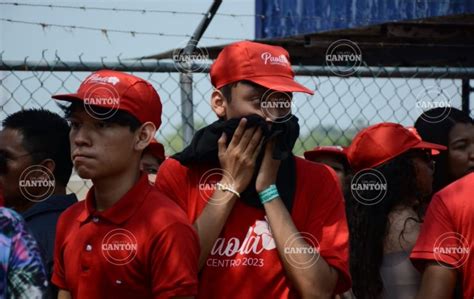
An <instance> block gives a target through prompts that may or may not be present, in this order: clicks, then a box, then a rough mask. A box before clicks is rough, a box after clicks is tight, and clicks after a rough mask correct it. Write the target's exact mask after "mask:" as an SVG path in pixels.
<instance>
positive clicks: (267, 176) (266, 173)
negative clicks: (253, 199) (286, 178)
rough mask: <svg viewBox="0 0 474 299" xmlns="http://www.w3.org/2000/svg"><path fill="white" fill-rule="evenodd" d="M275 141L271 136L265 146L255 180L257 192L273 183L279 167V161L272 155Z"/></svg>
mask: <svg viewBox="0 0 474 299" xmlns="http://www.w3.org/2000/svg"><path fill="white" fill-rule="evenodd" d="M275 143H276V139H275V138H272V139H271V140H269V141H268V142H267V145H266V146H265V155H264V157H263V161H262V165H261V166H260V170H259V171H258V175H257V180H256V182H255V189H257V192H259V193H260V192H262V191H263V190H265V189H267V188H268V187H269V186H270V185H273V184H275V183H276V180H277V176H278V169H279V168H280V164H281V161H280V160H275V159H273V157H272V152H273V148H274V147H275Z"/></svg>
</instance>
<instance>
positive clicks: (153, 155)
mask: <svg viewBox="0 0 474 299" xmlns="http://www.w3.org/2000/svg"><path fill="white" fill-rule="evenodd" d="M164 160H165V148H164V147H163V144H161V143H159V142H158V141H157V140H156V139H155V138H153V139H152V140H151V142H150V144H149V145H148V146H147V148H146V149H145V150H144V151H143V156H142V159H141V161H140V170H142V171H144V172H146V173H148V179H149V180H150V182H152V183H153V184H154V183H155V180H156V174H157V173H158V169H159V168H160V165H161V163H163V161H164Z"/></svg>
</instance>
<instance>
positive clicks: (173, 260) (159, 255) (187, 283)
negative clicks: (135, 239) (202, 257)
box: [151, 222, 199, 299]
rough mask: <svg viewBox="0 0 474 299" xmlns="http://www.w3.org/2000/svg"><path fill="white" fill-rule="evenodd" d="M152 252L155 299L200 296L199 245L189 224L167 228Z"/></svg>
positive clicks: (173, 225) (178, 223)
mask: <svg viewBox="0 0 474 299" xmlns="http://www.w3.org/2000/svg"><path fill="white" fill-rule="evenodd" d="M151 252H152V255H151V265H152V285H153V296H154V298H155V299H168V298H172V297H178V296H183V297H184V296H194V295H196V294H197V289H198V279H197V278H198V259H199V242H198V237H197V234H196V232H195V231H194V229H193V228H192V227H191V226H190V225H189V224H185V223H180V222H177V223H174V224H171V225H170V226H168V227H167V228H165V229H164V230H163V231H161V232H160V233H159V235H158V236H157V237H156V238H155V240H154V242H153V245H152V248H151Z"/></svg>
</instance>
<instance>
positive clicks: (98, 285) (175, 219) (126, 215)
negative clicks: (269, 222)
mask: <svg viewBox="0 0 474 299" xmlns="http://www.w3.org/2000/svg"><path fill="white" fill-rule="evenodd" d="M198 258H199V242H198V237H197V234H196V232H195V230H194V228H192V226H191V225H190V224H189V221H188V220H187V219H186V215H185V214H184V213H183V211H182V210H181V209H180V208H179V207H178V206H177V205H176V204H175V203H174V202H173V201H171V200H169V199H168V198H166V196H165V195H164V194H162V193H161V192H159V191H158V190H157V189H156V188H155V187H154V186H151V185H150V183H149V182H148V177H147V176H146V175H142V177H141V178H140V180H139V182H137V184H135V186H133V187H132V189H131V190H130V191H129V192H128V193H126V194H125V195H124V197H122V198H121V199H120V200H119V201H118V202H117V203H116V204H114V205H113V206H112V207H110V208H109V209H107V210H105V211H102V212H99V211H97V210H96V209H95V204H94V188H92V189H91V190H90V191H89V192H88V194H87V197H86V200H85V201H81V202H78V203H77V204H75V205H73V206H71V207H70V208H68V209H67V210H66V211H65V212H64V213H63V214H62V215H61V217H60V218H59V222H58V225H57V232H56V244H55V257H54V273H53V278H52V281H53V283H54V284H55V285H57V286H58V287H59V288H60V289H64V290H67V291H69V292H70V293H71V294H72V297H73V298H88V299H91V298H114V299H115V298H127V299H129V298H155V299H156V298H163V299H164V298H170V297H175V296H192V295H195V294H196V293H197V284H198V282H197V274H198V273H197V272H198V271H197V263H198Z"/></svg>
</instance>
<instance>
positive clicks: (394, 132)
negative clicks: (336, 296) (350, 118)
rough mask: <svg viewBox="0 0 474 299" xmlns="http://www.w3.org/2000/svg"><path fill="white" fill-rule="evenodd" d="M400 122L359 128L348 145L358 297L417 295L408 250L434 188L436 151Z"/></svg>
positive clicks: (417, 277) (352, 257) (352, 259)
mask: <svg viewBox="0 0 474 299" xmlns="http://www.w3.org/2000/svg"><path fill="white" fill-rule="evenodd" d="M433 149H434V150H435V153H438V151H439V150H443V149H445V147H443V146H439V145H436V144H431V143H427V142H424V141H422V140H420V139H419V138H417V137H416V136H415V135H414V134H413V133H412V132H410V131H409V130H408V129H406V128H404V127H403V126H401V125H399V124H394V123H381V124H377V125H374V126H370V127H368V128H366V129H364V130H362V131H361V132H359V133H358V134H357V135H356V137H355V138H354V140H353V142H352V144H351V146H350V147H349V150H348V158H349V162H350V163H351V166H352V167H353V169H354V171H355V172H356V174H355V176H354V177H353V179H352V182H351V186H350V187H351V196H349V198H348V199H347V200H346V204H347V205H348V207H347V209H348V222H349V230H350V265H351V275H352V279H353V288H352V290H353V293H354V295H355V296H356V297H357V298H360V299H375V298H400V299H409V298H414V297H415V295H416V292H417V290H418V287H419V283H420V275H419V273H418V271H417V270H416V269H415V268H414V267H413V266H412V264H411V262H410V260H409V255H410V251H411V249H412V248H413V246H414V244H415V242H416V239H417V237H418V233H419V228H420V223H421V222H422V214H423V202H424V201H425V198H426V196H428V195H430V194H431V192H432V182H433V181H432V180H433V177H432V175H433V162H432V152H433V151H432V150H433Z"/></svg>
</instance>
